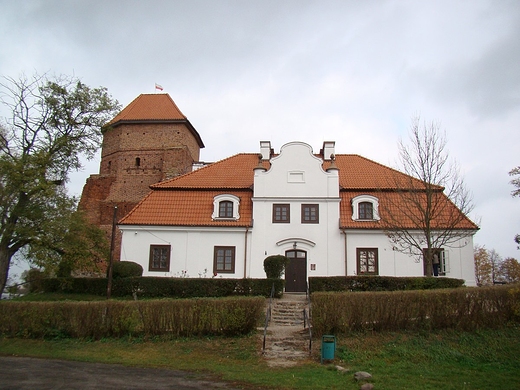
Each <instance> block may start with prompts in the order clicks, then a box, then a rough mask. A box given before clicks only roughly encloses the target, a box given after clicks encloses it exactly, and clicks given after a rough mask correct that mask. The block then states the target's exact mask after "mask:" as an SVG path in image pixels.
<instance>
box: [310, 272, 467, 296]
mask: <svg viewBox="0 0 520 390" xmlns="http://www.w3.org/2000/svg"><path fill="white" fill-rule="evenodd" d="M463 285H464V280H462V279H454V278H436V277H423V276H420V277H396V276H328V277H310V278H309V290H310V291H311V292H317V291H399V290H431V289H438V288H457V287H462V286H463Z"/></svg>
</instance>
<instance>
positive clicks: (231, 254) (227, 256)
mask: <svg viewBox="0 0 520 390" xmlns="http://www.w3.org/2000/svg"><path fill="white" fill-rule="evenodd" d="M213 273H214V274H217V273H224V274H233V273H235V247H234V246H216V247H215V252H214V256H213Z"/></svg>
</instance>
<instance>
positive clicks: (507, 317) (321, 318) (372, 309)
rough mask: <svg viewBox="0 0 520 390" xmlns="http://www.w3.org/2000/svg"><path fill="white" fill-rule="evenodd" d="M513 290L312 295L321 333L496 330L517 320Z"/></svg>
mask: <svg viewBox="0 0 520 390" xmlns="http://www.w3.org/2000/svg"><path fill="white" fill-rule="evenodd" d="M516 295H517V294H515V293H514V291H513V289H512V288H511V287H510V286H499V287H487V288H484V287H482V288H457V289H440V290H416V291H392V292H341V293H338V292H317V293H313V294H312V309H313V310H312V321H313V329H314V331H315V332H316V334H327V333H332V334H334V333H347V332H349V331H366V330H376V331H397V330H432V329H448V328H452V329H460V330H475V329H479V328H493V327H497V326H501V325H503V324H505V323H507V322H509V321H515V320H516V321H518V320H520V318H518V317H515V312H514V311H515V304H516V298H517V296H516Z"/></svg>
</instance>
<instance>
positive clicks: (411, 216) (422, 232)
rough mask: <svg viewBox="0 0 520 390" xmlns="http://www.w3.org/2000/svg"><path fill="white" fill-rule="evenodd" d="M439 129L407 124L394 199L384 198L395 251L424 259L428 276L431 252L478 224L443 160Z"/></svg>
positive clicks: (458, 181)
mask: <svg viewBox="0 0 520 390" xmlns="http://www.w3.org/2000/svg"><path fill="white" fill-rule="evenodd" d="M446 143H447V142H446V137H445V135H444V133H443V132H441V131H440V129H439V125H438V124H436V123H434V122H432V123H430V124H426V123H424V125H423V126H421V125H420V118H419V117H415V118H413V120H412V125H411V131H410V141H409V144H406V143H404V142H403V141H402V140H401V141H400V142H399V145H398V146H399V160H400V167H399V168H400V171H402V172H404V173H405V174H406V175H401V174H398V173H397V172H396V175H395V176H394V177H393V182H392V183H390V184H391V185H392V187H394V188H397V189H398V190H397V194H396V196H387V197H385V199H387V200H386V202H388V204H386V205H385V208H386V210H387V211H386V212H385V215H384V218H383V216H382V219H384V221H383V223H384V225H383V226H384V228H385V231H386V234H387V235H388V237H389V239H390V240H391V241H392V243H393V244H394V248H395V249H396V250H398V251H401V252H404V253H407V254H411V255H413V256H415V257H416V258H417V259H418V260H419V261H420V260H421V259H423V260H424V269H425V274H426V275H427V276H432V273H433V272H432V268H433V267H432V259H433V255H434V253H435V249H438V248H442V247H445V246H456V245H459V243H460V242H461V240H462V239H463V238H465V237H469V236H471V235H473V234H474V233H475V230H476V229H478V226H477V225H476V224H474V223H473V222H471V221H470V220H469V219H468V217H467V215H469V213H470V212H471V211H472V210H473V203H472V199H471V196H470V194H469V192H468V191H467V190H466V187H465V185H464V181H463V179H462V177H461V175H460V173H459V169H458V167H457V165H456V164H455V163H453V162H451V161H450V160H449V158H448V157H449V155H448V151H447V149H446Z"/></svg>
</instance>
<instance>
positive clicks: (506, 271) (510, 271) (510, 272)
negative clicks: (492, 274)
mask: <svg viewBox="0 0 520 390" xmlns="http://www.w3.org/2000/svg"><path fill="white" fill-rule="evenodd" d="M500 276H501V278H502V279H503V280H504V281H505V282H506V283H518V282H520V263H519V262H518V260H516V259H514V258H512V257H508V258H507V259H505V260H504V261H503V262H502V264H500Z"/></svg>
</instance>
